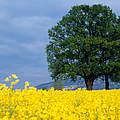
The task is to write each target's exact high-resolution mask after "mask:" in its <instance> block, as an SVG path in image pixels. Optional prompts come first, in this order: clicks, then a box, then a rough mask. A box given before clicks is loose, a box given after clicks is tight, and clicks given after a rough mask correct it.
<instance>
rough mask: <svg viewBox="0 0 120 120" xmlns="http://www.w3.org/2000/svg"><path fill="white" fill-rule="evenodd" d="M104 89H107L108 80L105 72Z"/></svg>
mask: <svg viewBox="0 0 120 120" xmlns="http://www.w3.org/2000/svg"><path fill="white" fill-rule="evenodd" d="M105 89H106V90H109V81H108V75H107V74H105Z"/></svg>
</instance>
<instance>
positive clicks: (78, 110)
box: [0, 75, 120, 120]
mask: <svg viewBox="0 0 120 120" xmlns="http://www.w3.org/2000/svg"><path fill="white" fill-rule="evenodd" d="M5 81H6V82H11V86H9V87H7V86H6V85H5V84H1V85H0V120H119V119H120V90H93V91H87V90H85V89H82V90H81V89H78V90H74V91H71V90H69V91H67V90H65V89H63V90H54V88H51V89H50V90H48V91H47V90H37V89H36V88H34V87H29V83H28V82H25V89H24V90H20V89H16V90H13V85H15V84H17V82H19V80H18V77H17V76H16V75H12V76H9V77H8V78H6V79H5Z"/></svg>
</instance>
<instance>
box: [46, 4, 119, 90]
mask: <svg viewBox="0 0 120 120" xmlns="http://www.w3.org/2000/svg"><path fill="white" fill-rule="evenodd" d="M119 21H120V19H119V17H118V16H116V14H114V13H113V12H112V10H111V9H110V8H109V7H108V6H102V5H100V4H98V5H93V6H89V5H80V6H73V7H72V9H71V10H70V11H69V12H68V13H67V14H66V15H65V16H63V17H62V20H60V21H59V22H58V23H57V25H55V26H54V27H52V28H51V29H49V30H48V33H49V38H50V42H49V44H48V45H47V47H46V52H47V61H48V69H49V71H50V72H51V77H52V79H54V80H58V79H68V78H70V79H71V80H77V79H80V78H83V79H84V80H85V83H86V87H87V89H88V90H91V89H92V86H93V83H94V80H95V79H97V78H98V77H100V76H105V78H106V79H105V80H106V83H108V78H109V76H110V75H112V74H113V73H117V72H118V71H120V53H119V52H120V29H119V25H120V22H119Z"/></svg>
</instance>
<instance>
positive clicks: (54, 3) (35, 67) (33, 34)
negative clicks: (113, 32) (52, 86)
mask: <svg viewBox="0 0 120 120" xmlns="http://www.w3.org/2000/svg"><path fill="white" fill-rule="evenodd" d="M98 3H100V4H103V5H109V6H110V7H111V8H112V9H113V11H114V12H115V13H116V14H117V15H120V1H119V0H0V82H3V79H4V78H5V77H7V76H8V75H10V74H11V73H16V74H17V75H18V76H19V78H20V80H21V81H20V83H19V84H18V87H19V88H20V87H21V86H22V85H23V83H24V81H25V80H27V81H29V82H30V84H31V85H33V86H36V85H38V84H41V83H46V82H50V81H52V80H51V78H50V74H49V73H48V67H47V60H46V53H45V47H46V45H47V44H48V43H49V38H48V29H50V28H51V27H52V26H54V25H55V24H56V23H57V22H58V21H59V20H61V18H62V16H63V15H65V14H66V13H67V12H68V11H69V10H70V9H71V7H72V6H73V5H81V4H89V5H92V4H98Z"/></svg>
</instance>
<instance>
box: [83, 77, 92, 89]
mask: <svg viewBox="0 0 120 120" xmlns="http://www.w3.org/2000/svg"><path fill="white" fill-rule="evenodd" d="M93 82H94V79H93V78H89V79H88V78H85V84H86V87H87V90H92V89H93Z"/></svg>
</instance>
